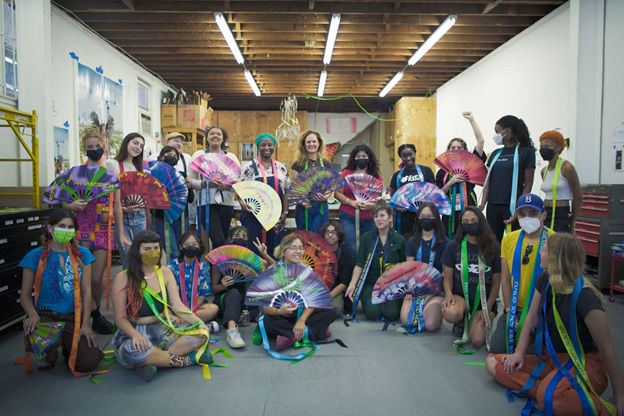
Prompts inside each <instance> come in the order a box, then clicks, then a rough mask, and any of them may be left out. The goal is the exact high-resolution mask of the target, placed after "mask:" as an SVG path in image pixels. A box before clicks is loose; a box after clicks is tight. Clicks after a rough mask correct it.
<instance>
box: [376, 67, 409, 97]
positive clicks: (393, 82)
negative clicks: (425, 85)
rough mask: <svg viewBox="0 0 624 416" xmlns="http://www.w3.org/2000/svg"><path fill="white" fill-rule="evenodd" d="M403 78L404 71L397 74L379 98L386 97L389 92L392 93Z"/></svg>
mask: <svg viewBox="0 0 624 416" xmlns="http://www.w3.org/2000/svg"><path fill="white" fill-rule="evenodd" d="M401 78H403V71H399V72H397V73H396V75H395V76H393V77H392V79H391V80H390V82H388V83H387V84H386V86H385V87H384V88H383V90H381V92H380V93H379V96H380V97H385V96H386V94H388V92H390V90H391V89H392V88H393V87H394V86H395V85H396V84H397V82H399V81H400V80H401Z"/></svg>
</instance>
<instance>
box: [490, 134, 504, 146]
mask: <svg viewBox="0 0 624 416" xmlns="http://www.w3.org/2000/svg"><path fill="white" fill-rule="evenodd" d="M492 140H494V143H496V145H497V146H500V145H501V144H503V135H502V134H500V133H499V134H495V135H494V137H492Z"/></svg>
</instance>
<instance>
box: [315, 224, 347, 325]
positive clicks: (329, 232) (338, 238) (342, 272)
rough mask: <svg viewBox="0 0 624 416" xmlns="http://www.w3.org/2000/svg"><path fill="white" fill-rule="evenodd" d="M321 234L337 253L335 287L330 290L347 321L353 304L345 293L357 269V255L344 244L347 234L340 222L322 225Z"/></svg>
mask: <svg viewBox="0 0 624 416" xmlns="http://www.w3.org/2000/svg"><path fill="white" fill-rule="evenodd" d="M319 234H320V235H321V236H322V237H323V238H324V239H325V241H327V243H328V244H329V245H330V246H331V248H332V250H334V252H335V253H336V258H337V259H338V263H337V264H336V267H337V268H338V270H337V273H336V280H335V282H334V287H332V288H330V290H331V292H330V295H331V297H332V299H333V300H334V306H335V307H336V309H337V310H338V311H339V313H342V314H344V315H345V316H346V317H347V319H349V318H351V312H352V310H353V304H352V303H351V302H350V300H349V298H347V297H345V295H344V292H345V290H346V289H347V286H349V283H350V282H351V273H352V271H353V267H355V254H354V253H353V252H352V251H351V250H350V249H349V247H347V246H346V245H345V244H344V239H345V232H344V228H342V225H340V223H339V222H338V221H335V220H329V222H326V223H325V224H323V225H321V228H320V229H319Z"/></svg>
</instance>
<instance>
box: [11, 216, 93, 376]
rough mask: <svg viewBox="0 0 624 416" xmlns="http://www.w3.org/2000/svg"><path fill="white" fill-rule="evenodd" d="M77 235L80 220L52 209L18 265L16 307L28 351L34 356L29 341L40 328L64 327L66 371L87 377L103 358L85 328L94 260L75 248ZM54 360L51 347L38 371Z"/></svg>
mask: <svg viewBox="0 0 624 416" xmlns="http://www.w3.org/2000/svg"><path fill="white" fill-rule="evenodd" d="M77 230H78V220H77V219H76V217H75V216H74V214H73V213H72V212H71V211H69V210H66V209H55V210H53V211H52V212H51V213H50V215H49V216H48V219H47V220H46V222H45V224H44V226H43V235H42V238H41V242H42V245H41V247H37V248H35V249H32V250H30V251H29V252H28V253H26V255H25V256H24V258H22V260H21V261H20V263H19V267H21V268H22V269H23V272H22V291H21V293H20V305H21V306H22V309H24V312H25V313H26V317H25V318H24V336H25V337H26V345H27V347H26V348H27V350H28V351H32V346H31V345H30V343H29V341H28V338H27V337H28V335H29V334H30V333H31V332H33V331H34V330H35V329H36V328H37V326H38V325H39V324H40V323H48V322H63V323H64V325H65V327H64V329H63V332H62V335H61V340H60V344H61V345H62V346H63V355H64V356H65V357H66V358H67V359H68V360H69V367H70V369H71V370H72V371H74V372H78V373H89V372H91V371H93V370H95V368H96V367H97V366H98V364H99V363H100V361H101V360H102V358H103V357H104V354H103V353H102V351H101V350H100V349H99V348H98V347H97V343H96V339H95V335H94V334H93V331H91V327H90V326H89V315H90V314H91V309H92V308H91V299H92V296H91V267H92V264H93V262H94V261H95V258H94V257H93V256H92V255H91V252H90V251H89V249H88V248H86V247H84V246H81V245H78V242H77V239H76V238H75V234H76V231H77ZM76 275H77V277H78V279H77V280H76V279H75V277H76ZM33 290H34V302H33V297H32V294H33ZM75 331H78V334H75ZM76 335H78V338H75V336H76ZM75 339H77V342H76V343H74V340H75ZM57 359H58V347H57V346H53V347H52V348H51V349H50V350H49V351H47V353H46V354H45V357H44V358H43V361H42V362H41V363H40V364H41V365H40V368H42V369H43V368H49V367H51V366H53V365H54V364H55V363H56V361H57Z"/></svg>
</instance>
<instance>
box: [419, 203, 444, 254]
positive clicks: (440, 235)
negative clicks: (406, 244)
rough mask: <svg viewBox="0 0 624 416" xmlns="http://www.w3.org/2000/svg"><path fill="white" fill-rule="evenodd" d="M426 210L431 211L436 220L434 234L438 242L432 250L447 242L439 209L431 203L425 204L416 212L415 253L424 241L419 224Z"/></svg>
mask: <svg viewBox="0 0 624 416" xmlns="http://www.w3.org/2000/svg"><path fill="white" fill-rule="evenodd" d="M425 208H429V209H430V210H431V213H432V214H433V216H434V218H435V220H436V224H435V226H434V227H433V233H434V235H435V240H436V241H435V244H434V245H433V247H431V249H432V250H435V249H436V247H438V246H439V245H440V244H444V241H445V240H446V234H445V233H444V225H442V220H440V211H438V207H436V206H435V204H433V203H431V202H425V203H424V204H422V205H421V206H420V207H419V208H418V211H416V218H415V221H414V253H416V252H417V251H418V247H420V241H421V239H422V232H423V230H422V228H421V227H420V224H418V218H419V217H420V213H421V212H423V210H424V209H425Z"/></svg>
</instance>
